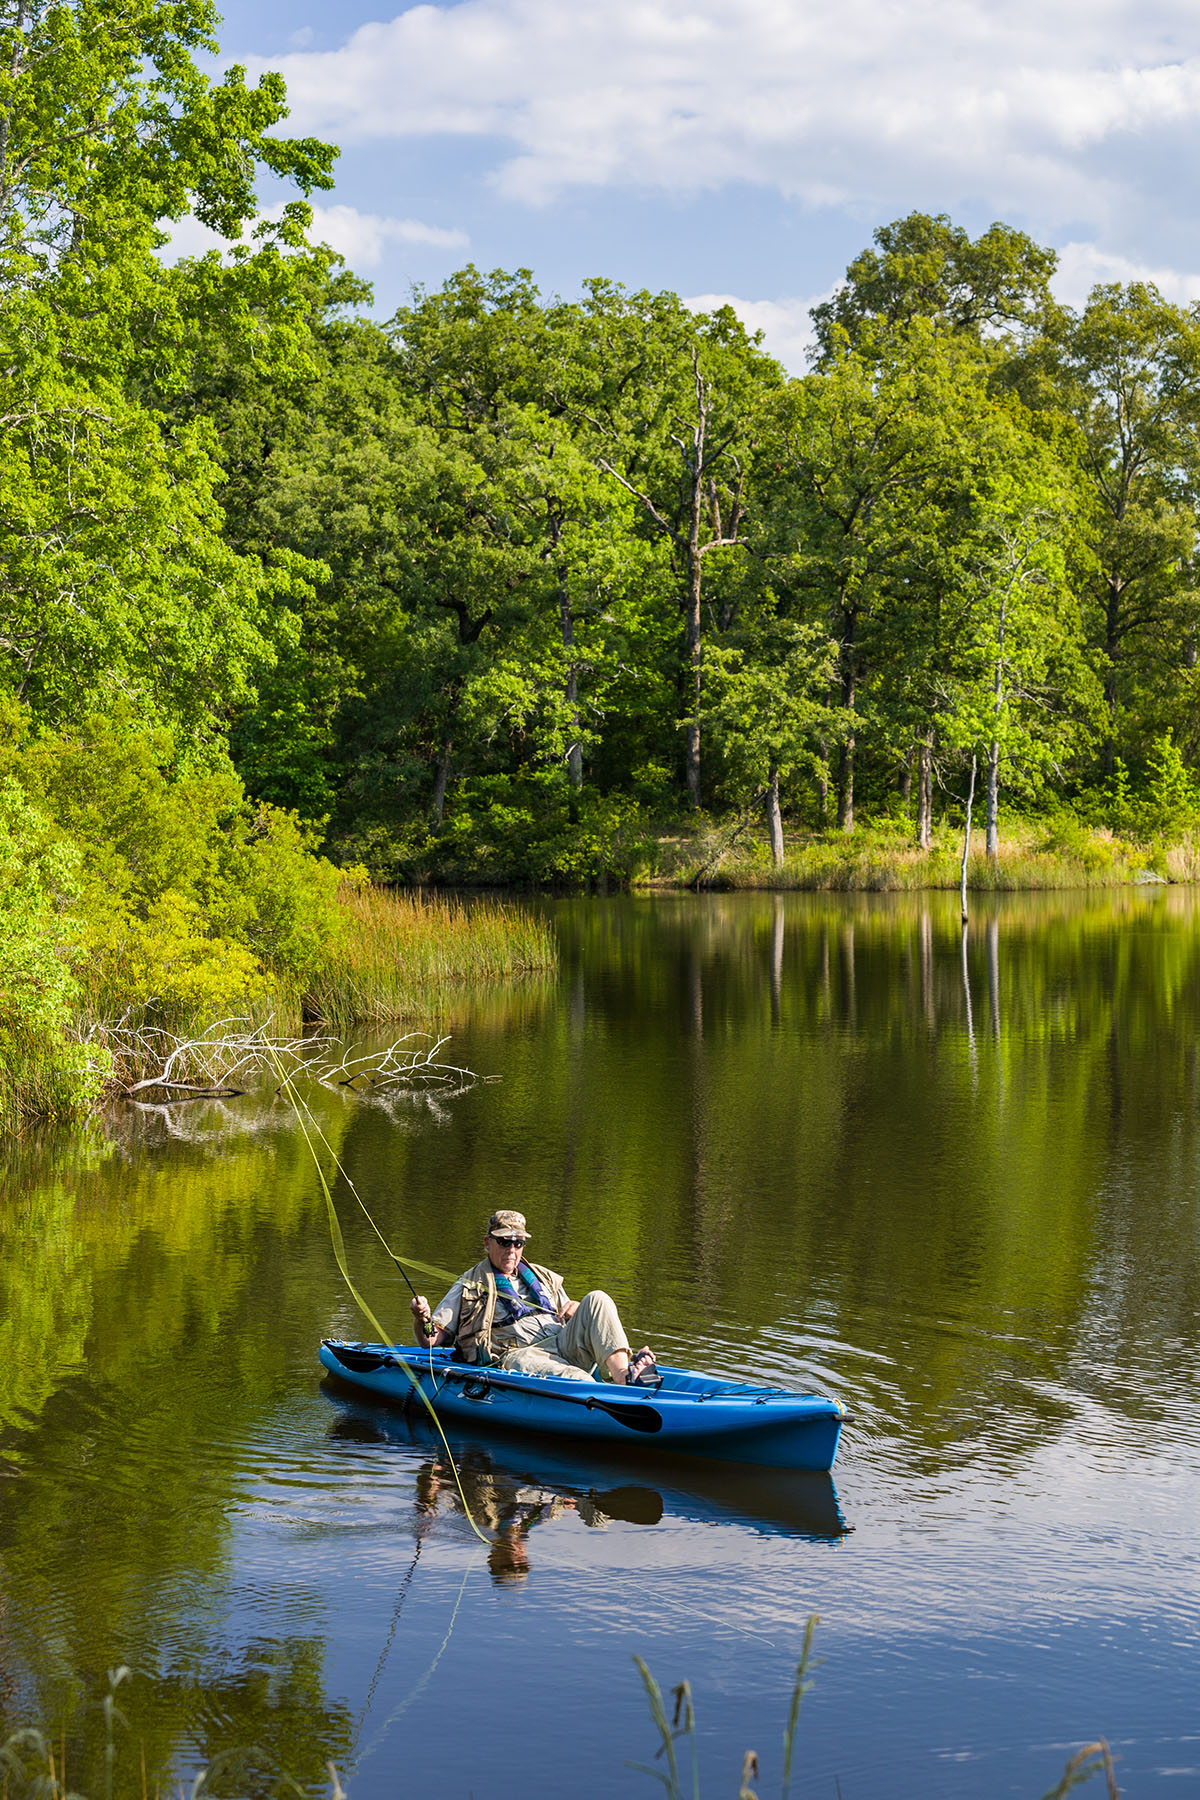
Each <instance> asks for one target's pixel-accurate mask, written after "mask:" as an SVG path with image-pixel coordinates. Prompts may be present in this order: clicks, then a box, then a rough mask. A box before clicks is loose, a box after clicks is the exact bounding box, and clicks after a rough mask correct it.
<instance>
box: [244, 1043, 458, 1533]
mask: <svg viewBox="0 0 1200 1800" xmlns="http://www.w3.org/2000/svg"><path fill="white" fill-rule="evenodd" d="M271 1060H272V1062H273V1063H274V1064H275V1071H276V1073H277V1075H278V1076H279V1091H280V1093H285V1094H286V1095H287V1097H288V1101H289V1103H290V1105H291V1108H292V1111H293V1112H294V1113H295V1115H296V1123H297V1124H298V1125H299V1127H300V1130H301V1132H302V1133H303V1136H304V1142H305V1143H306V1144H307V1145H308V1150H309V1154H310V1156H311V1157H312V1159H313V1163H314V1165H315V1167H316V1171H317V1178H318V1180H319V1181H320V1183H321V1192H322V1193H323V1194H324V1196H325V1210H326V1212H327V1214H328V1216H329V1236H330V1239H331V1241H332V1243H333V1254H334V1259H335V1261H336V1262H337V1266H338V1269H339V1270H340V1271H341V1276H342V1280H343V1281H344V1282H345V1284H346V1286H347V1288H348V1289H349V1291H350V1295H351V1298H352V1299H353V1300H354V1303H355V1305H356V1306H357V1307H358V1309H359V1311H360V1312H361V1313H362V1314H363V1316H364V1318H365V1319H366V1320H367V1321H368V1323H369V1324H370V1325H371V1327H372V1329H373V1330H374V1331H376V1332H377V1333H378V1335H379V1342H380V1343H381V1344H390V1343H391V1339H390V1338H389V1337H388V1334H387V1332H386V1331H385V1330H384V1328H383V1326H382V1325H381V1324H380V1323H379V1320H378V1319H377V1318H376V1317H375V1314H374V1313H373V1312H372V1311H371V1308H370V1307H369V1306H368V1305H367V1302H366V1300H365V1299H364V1298H363V1296H362V1295H361V1294H360V1293H359V1291H358V1289H357V1288H356V1287H355V1285H354V1282H353V1280H352V1278H351V1275H350V1268H349V1264H348V1262H347V1260H346V1243H345V1239H344V1238H343V1236H342V1226H341V1221H340V1219H339V1218H338V1215H337V1207H336V1206H335V1205H334V1202H333V1192H332V1190H331V1188H330V1186H329V1183H328V1181H327V1180H326V1178H325V1170H324V1168H323V1167H322V1164H321V1159H320V1157H319V1156H318V1155H317V1151H316V1146H315V1145H314V1143H313V1141H312V1137H311V1136H310V1135H309V1130H308V1126H307V1125H306V1124H305V1122H304V1114H305V1113H307V1114H308V1116H309V1119H310V1121H311V1123H312V1128H313V1131H314V1132H315V1133H316V1135H317V1136H318V1137H319V1138H320V1140H321V1142H322V1144H323V1145H324V1146H325V1148H326V1150H328V1152H329V1154H330V1156H331V1157H332V1158H333V1162H334V1166H335V1167H336V1168H337V1170H338V1173H339V1174H340V1175H341V1177H342V1179H343V1181H344V1182H345V1183H346V1185H347V1187H348V1188H349V1189H350V1192H351V1193H352V1194H353V1195H354V1198H355V1199H356V1200H357V1201H358V1204H359V1206H360V1207H361V1208H362V1210H363V1213H364V1215H365V1217H366V1219H367V1221H368V1223H369V1224H370V1227H371V1229H372V1231H373V1232H374V1233H375V1236H376V1237H377V1238H378V1239H379V1241H380V1243H381V1244H382V1245H383V1247H384V1249H385V1250H387V1253H388V1255H389V1256H390V1257H391V1259H392V1261H393V1262H394V1263H395V1264H396V1267H397V1268H398V1269H400V1273H401V1274H402V1275H404V1279H405V1280H406V1281H408V1276H407V1274H405V1271H404V1269H403V1267H402V1266H401V1264H400V1260H399V1258H398V1257H396V1256H395V1255H393V1253H392V1251H391V1250H390V1249H389V1247H388V1242H387V1239H386V1238H385V1237H384V1235H383V1233H382V1231H380V1229H379V1227H378V1225H376V1223H375V1221H374V1219H373V1218H372V1217H371V1214H370V1212H369V1210H368V1208H367V1205H366V1202H365V1201H364V1200H363V1198H362V1196H361V1194H360V1193H359V1191H358V1189H357V1188H356V1187H355V1185H354V1183H353V1181H352V1180H351V1179H350V1176H349V1175H348V1174H347V1173H346V1170H345V1169H344V1168H343V1167H342V1164H341V1162H340V1161H339V1159H338V1156H337V1152H336V1151H335V1150H334V1148H333V1146H332V1145H331V1144H330V1142H329V1140H328V1138H327V1137H326V1136H325V1133H324V1132H323V1131H322V1130H321V1127H320V1125H319V1124H318V1123H317V1121H316V1118H315V1117H314V1115H313V1111H312V1108H311V1107H310V1106H309V1104H308V1102H307V1101H306V1100H304V1098H303V1096H302V1095H300V1094H299V1093H298V1092H297V1091H296V1088H295V1084H294V1083H293V1081H292V1078H291V1076H290V1075H289V1074H288V1073H287V1071H286V1070H285V1069H284V1067H283V1065H282V1063H281V1062H280V1060H279V1058H278V1056H276V1054H275V1051H274V1049H273V1048H272V1049H271ZM301 1109H303V1110H301ZM421 1266H422V1265H421V1264H419V1263H414V1264H413V1267H414V1268H420V1267H421ZM430 1273H431V1274H438V1273H440V1271H438V1270H436V1269H431V1270H430ZM408 1285H409V1288H410V1290H411V1289H412V1282H411V1281H408ZM413 1298H414V1299H415V1298H416V1293H415V1290H413ZM397 1360H398V1362H399V1364H400V1367H401V1368H402V1369H403V1370H404V1373H405V1375H406V1376H407V1377H408V1381H409V1385H410V1386H411V1387H412V1389H413V1392H414V1393H415V1394H416V1395H417V1396H418V1398H419V1399H420V1401H421V1404H422V1405H423V1406H424V1408H425V1411H426V1412H427V1413H428V1414H429V1417H430V1418H431V1419H432V1420H433V1423H434V1426H435V1428H436V1430H437V1434H438V1436H439V1438H441V1440H442V1448H443V1449H444V1450H445V1452H446V1456H447V1458H448V1460H449V1463H450V1470H451V1473H452V1474H453V1476H454V1485H455V1487H456V1488H457V1489H458V1497H459V1499H460V1500H461V1501H462V1505H463V1512H464V1513H465V1514H466V1518H467V1523H468V1524H469V1525H470V1527H471V1530H472V1531H473V1532H474V1533H475V1536H476V1537H477V1538H478V1539H479V1541H480V1543H481V1544H490V1543H491V1541H492V1540H491V1539H490V1538H489V1537H487V1536H486V1535H485V1534H484V1533H483V1532H482V1531H480V1529H479V1527H478V1525H477V1524H476V1523H475V1515H474V1513H473V1512H472V1511H471V1507H470V1503H469V1501H468V1500H467V1496H466V1493H465V1492H464V1490H463V1484H462V1478H461V1477H460V1475H459V1472H458V1464H457V1462H456V1461H455V1460H454V1452H453V1450H451V1448H450V1445H449V1444H448V1442H447V1441H446V1434H445V1432H444V1431H443V1430H442V1421H441V1420H440V1419H439V1418H438V1416H437V1412H436V1411H435V1409H434V1407H433V1404H432V1402H431V1401H430V1399H429V1396H428V1395H427V1394H426V1392H425V1390H424V1388H423V1387H422V1386H421V1384H420V1382H419V1381H418V1380H417V1378H416V1376H415V1375H414V1374H413V1372H412V1370H411V1369H410V1368H409V1366H408V1364H407V1363H406V1362H405V1360H404V1358H403V1357H402V1356H401V1357H399V1358H398V1359H397ZM429 1377H430V1383H431V1385H432V1386H433V1388H434V1392H435V1393H436V1391H437V1384H436V1377H435V1375H434V1369H433V1341H432V1339H430V1340H429Z"/></svg>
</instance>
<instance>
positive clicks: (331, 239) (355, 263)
mask: <svg viewBox="0 0 1200 1800" xmlns="http://www.w3.org/2000/svg"><path fill="white" fill-rule="evenodd" d="M281 211H282V208H281V207H277V206H276V207H268V209H267V212H266V215H265V216H266V217H267V218H269V219H270V218H278V217H279V214H280V212H281ZM170 231H171V242H170V245H169V246H168V249H167V251H166V253H165V254H166V255H167V257H168V258H169V260H170V261H172V262H174V261H176V260H177V259H178V258H180V257H183V256H203V255H204V253H205V251H207V250H226V249H228V248H229V240H228V239H227V238H223V237H221V236H220V234H219V233H218V232H215V231H210V230H209V229H208V227H207V226H205V225H201V223H200V221H199V220H198V219H195V218H192V217H191V215H190V214H189V216H188V217H187V218H186V219H180V220H179V221H178V222H177V223H176V224H173V225H172V226H171V227H170ZM309 237H310V238H311V239H312V241H313V243H317V244H328V245H329V247H330V249H331V250H336V251H337V253H338V255H339V256H344V257H345V259H346V261H347V263H348V264H349V266H350V267H351V268H352V269H356V270H360V269H373V268H375V267H376V266H377V265H378V264H379V263H380V262H381V261H382V259H383V255H384V252H385V250H386V249H387V247H388V245H389V244H423V245H427V246H429V247H431V248H433V249H437V250H461V249H462V248H463V247H464V246H465V245H466V244H467V243H468V241H469V240H468V238H467V234H466V232H465V231H448V230H445V229H443V227H442V226H440V225H424V224H422V223H421V221H420V220H419V219H391V218H387V217H384V216H383V215H381V214H379V213H364V212H359V210H358V208H357V207H354V206H314V207H313V222H312V230H311V231H310V232H309Z"/></svg>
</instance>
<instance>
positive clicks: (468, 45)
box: [263, 0, 1200, 224]
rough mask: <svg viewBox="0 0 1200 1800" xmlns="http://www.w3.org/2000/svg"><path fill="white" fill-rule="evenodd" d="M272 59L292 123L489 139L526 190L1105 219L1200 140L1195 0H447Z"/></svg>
mask: <svg viewBox="0 0 1200 1800" xmlns="http://www.w3.org/2000/svg"><path fill="white" fill-rule="evenodd" d="M263 66H264V67H265V66H266V65H265V64H264V65H263ZM280 66H282V69H283V73H284V75H285V77H286V79H287V83H288V91H289V96H290V101H291V107H292V121H291V124H292V128H294V129H298V130H301V131H315V132H320V133H325V134H327V135H329V136H331V137H333V138H335V139H337V140H340V141H343V142H352V141H355V140H359V141H361V140H366V139H371V138H396V137H407V136H430V135H438V134H446V135H451V136H460V137H476V138H479V139H484V140H495V141H496V143H497V144H498V146H499V148H498V151H497V154H496V158H495V162H494V167H493V171H492V173H493V179H494V181H495V182H496V184H497V186H498V188H499V189H500V191H501V192H502V193H503V194H505V195H506V196H508V197H510V198H516V199H520V200H525V201H529V202H540V201H544V200H548V199H550V198H552V197H553V196H554V195H555V194H557V193H558V192H560V191H562V190H564V189H567V188H571V187H581V186H582V187H601V186H622V185H623V186H627V187H642V188H657V189H661V190H669V191H675V192H684V193H687V192H696V191H700V190H705V189H713V188H717V187H719V186H722V185H725V184H730V183H734V182H752V183H756V184H765V185H768V186H771V187H773V188H775V189H776V190H778V191H780V192H781V193H783V194H786V195H788V196H792V197H794V198H798V199H800V200H802V201H807V202H809V203H810V204H814V205H819V204H848V205H854V206H866V207H872V208H877V207H879V206H881V205H882V206H887V205H895V204H900V205H908V204H911V203H912V195H913V193H914V191H917V190H918V189H920V190H922V191H924V190H925V189H927V188H928V187H929V186H930V185H932V186H933V187H934V189H935V191H936V192H937V193H939V194H940V195H942V196H944V199H943V201H942V202H941V203H942V204H945V205H947V206H954V205H955V204H962V203H965V202H968V201H970V202H974V203H982V204H984V205H986V206H987V207H988V208H991V209H993V210H994V211H995V212H996V213H997V214H1004V213H1011V212H1013V211H1018V212H1022V213H1024V214H1026V215H1028V216H1030V217H1032V218H1035V219H1039V220H1041V221H1044V222H1048V223H1059V224H1066V223H1069V222H1071V221H1075V222H1076V223H1078V221H1080V220H1082V219H1087V220H1089V221H1104V220H1105V219H1108V218H1110V217H1111V216H1112V215H1113V214H1114V213H1115V212H1116V211H1118V210H1119V209H1120V207H1121V206H1122V204H1123V203H1124V201H1125V198H1126V190H1127V187H1128V185H1129V182H1130V180H1131V179H1132V177H1131V175H1130V173H1129V170H1128V168H1127V167H1126V166H1125V163H1126V162H1127V161H1132V162H1134V163H1136V161H1137V159H1138V158H1139V157H1140V156H1142V155H1143V154H1145V153H1147V152H1148V151H1153V150H1154V148H1155V146H1158V147H1160V148H1161V147H1162V146H1164V145H1168V146H1169V145H1170V144H1171V143H1174V142H1175V141H1176V140H1177V138H1178V137H1179V134H1183V136H1184V138H1185V139H1186V140H1187V141H1188V142H1189V143H1193V142H1194V140H1196V139H1197V138H1200V131H1198V129H1197V127H1198V123H1200V9H1197V8H1196V7H1195V5H1194V3H1193V0H841V4H840V5H838V6H836V7H833V6H829V5H818V4H816V0H805V3H803V4H802V3H800V0H572V3H571V4H570V5H564V4H563V0H459V3H458V4H456V5H452V6H436V5H429V4H423V5H416V6H412V7H410V8H408V9H407V10H406V11H403V12H401V13H400V14H399V15H398V16H397V17H395V18H393V19H392V20H391V21H390V22H387V23H377V24H370V25H364V26H362V27H361V28H360V29H359V30H357V31H356V32H355V33H354V34H353V36H352V37H351V38H350V39H349V40H348V41H347V43H346V44H345V45H343V46H342V47H341V48H340V49H338V50H334V51H324V52H298V53H295V54H292V55H290V56H287V57H285V58H284V59H283V61H282V65H280ZM1197 147H1200V146H1197ZM1114 152H1119V154H1114ZM1181 179H1183V177H1181Z"/></svg>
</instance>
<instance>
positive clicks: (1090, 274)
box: [1053, 244, 1200, 307]
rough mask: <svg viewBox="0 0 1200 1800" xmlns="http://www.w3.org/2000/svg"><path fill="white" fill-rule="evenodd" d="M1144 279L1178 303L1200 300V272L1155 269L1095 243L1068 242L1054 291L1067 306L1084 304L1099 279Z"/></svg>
mask: <svg viewBox="0 0 1200 1800" xmlns="http://www.w3.org/2000/svg"><path fill="white" fill-rule="evenodd" d="M1129 281H1143V282H1147V283H1149V284H1150V285H1152V286H1154V287H1156V288H1157V289H1158V291H1159V293H1160V294H1162V296H1163V298H1164V299H1166V300H1173V301H1174V302H1175V304H1176V305H1177V306H1188V305H1190V304H1191V302H1192V301H1193V300H1200V275H1190V274H1187V273H1186V272H1185V271H1183V270H1181V269H1165V268H1153V267H1151V266H1149V265H1148V264H1146V263H1139V262H1132V261H1131V260H1130V259H1129V257H1127V256H1117V255H1114V254H1112V253H1110V252H1108V251H1105V250H1098V249H1097V248H1096V246H1095V245H1094V244H1067V245H1066V246H1065V248H1064V249H1062V250H1060V251H1059V253H1058V269H1057V271H1056V273H1055V277H1054V283H1053V286H1054V292H1055V294H1056V295H1057V297H1058V299H1059V300H1061V301H1063V302H1064V304H1065V305H1067V306H1075V307H1079V306H1082V305H1084V303H1085V302H1086V300H1087V297H1088V295H1089V294H1090V293H1091V291H1092V289H1093V288H1094V287H1095V286H1096V284H1097V283H1098V282H1129Z"/></svg>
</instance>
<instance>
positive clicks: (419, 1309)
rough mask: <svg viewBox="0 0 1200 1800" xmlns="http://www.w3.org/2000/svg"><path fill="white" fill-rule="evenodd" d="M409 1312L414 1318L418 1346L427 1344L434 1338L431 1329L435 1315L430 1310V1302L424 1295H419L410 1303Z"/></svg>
mask: <svg viewBox="0 0 1200 1800" xmlns="http://www.w3.org/2000/svg"><path fill="white" fill-rule="evenodd" d="M408 1310H409V1312H410V1313H411V1314H412V1316H413V1336H414V1338H415V1339H416V1341H417V1343H418V1344H427V1343H428V1342H429V1340H430V1338H431V1337H432V1336H433V1333H432V1331H431V1330H430V1329H429V1327H430V1321H431V1319H432V1316H433V1315H432V1314H431V1312H430V1310H429V1302H428V1300H427V1299H426V1298H425V1296H424V1294H417V1295H416V1296H415V1297H414V1298H413V1299H412V1300H410V1301H409V1303H408Z"/></svg>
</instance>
